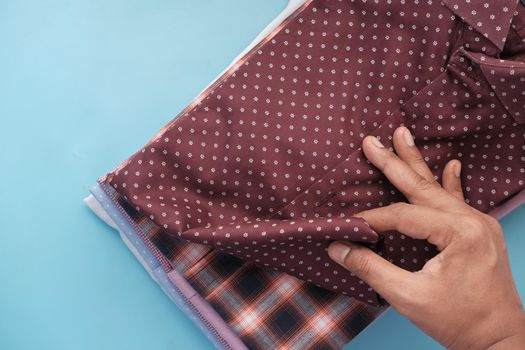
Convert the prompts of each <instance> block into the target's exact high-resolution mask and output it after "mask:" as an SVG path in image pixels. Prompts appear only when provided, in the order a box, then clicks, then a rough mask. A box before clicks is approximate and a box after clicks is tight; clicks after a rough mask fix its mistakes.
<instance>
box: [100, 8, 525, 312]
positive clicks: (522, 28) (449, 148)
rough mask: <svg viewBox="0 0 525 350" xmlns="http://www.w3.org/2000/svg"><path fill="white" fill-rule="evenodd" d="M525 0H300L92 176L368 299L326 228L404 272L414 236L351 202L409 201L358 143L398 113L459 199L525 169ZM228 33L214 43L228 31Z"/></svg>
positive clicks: (222, 244) (200, 232)
mask: <svg viewBox="0 0 525 350" xmlns="http://www.w3.org/2000/svg"><path fill="white" fill-rule="evenodd" d="M524 17H525V8H524V7H523V6H522V5H520V4H518V3H517V1H516V0H499V1H470V0H446V1H442V2H440V1H435V0H434V1H431V0H427V1H405V0H403V1H394V0H392V1H366V0H359V1H341V0H340V1H337V0H314V1H307V3H306V5H305V6H304V7H303V8H302V9H301V11H298V12H296V13H295V14H294V15H292V16H291V17H290V18H289V19H288V20H287V21H285V22H284V24H283V25H281V26H280V27H279V28H278V30H276V31H274V32H273V33H272V34H271V35H269V36H268V37H267V38H266V39H265V40H263V42H262V43H261V44H259V45H258V46H257V47H255V48H254V49H253V50H252V51H251V52H250V53H249V54H247V55H246V56H245V57H244V58H243V59H241V61H239V62H238V64H236V65H235V66H234V67H233V68H231V69H230V70H228V71H227V72H226V73H225V74H224V75H223V76H222V77H221V78H220V79H219V80H218V81H217V82H216V83H214V84H213V85H212V86H210V88H208V89H207V90H206V91H205V92H204V93H203V94H202V95H200V96H199V97H198V98H197V99H196V100H195V101H194V102H193V103H192V104H191V105H190V106H188V107H187V108H186V109H185V110H184V111H183V112H182V113H181V114H180V115H179V116H178V117H177V118H175V119H174V120H173V121H172V122H170V123H169V124H168V125H167V126H166V127H165V128H164V129H163V130H161V131H160V132H159V133H158V134H157V136H155V137H154V138H153V139H152V140H151V141H150V142H149V143H148V144H147V145H146V146H145V147H144V148H142V149H141V150H139V151H138V152H137V153H136V154H134V155H133V156H132V157H131V158H129V159H128V160H127V161H126V162H124V163H123V164H122V165H121V166H120V167H119V168H118V169H116V170H115V171H113V172H111V173H110V174H108V176H107V177H106V178H104V179H103V180H102V181H104V182H105V183H107V184H109V185H111V186H113V187H114V188H115V189H116V190H117V191H118V192H119V193H120V194H121V195H123V196H124V198H125V199H126V200H127V201H128V203H129V204H130V205H131V206H132V207H134V208H135V209H136V210H138V211H140V212H141V213H142V214H144V215H146V216H148V217H149V218H150V219H151V220H152V221H153V222H154V223H155V224H157V225H158V226H159V227H160V228H161V229H163V232H164V234H165V235H166V237H167V238H168V239H169V237H183V238H185V239H187V240H189V241H192V242H196V243H201V244H204V245H209V246H212V247H214V248H215V249H218V250H221V251H224V252H227V253H230V254H232V255H235V256H237V257H240V258H242V259H245V260H248V261H251V262H254V263H256V264H258V265H260V266H268V267H271V268H274V269H277V270H279V271H283V272H286V273H288V274H291V275H293V276H296V277H298V278H300V279H302V280H305V281H308V282H312V283H314V284H316V285H319V286H322V287H323V288H326V289H328V290H331V291H335V292H337V293H342V294H346V295H350V296H352V297H355V298H357V299H359V300H362V301H365V302H368V303H371V304H378V303H380V298H379V297H378V296H377V295H376V293H375V292H374V291H373V290H372V289H371V288H370V287H369V286H367V285H366V284H365V283H364V282H363V281H361V280H359V279H358V278H357V277H356V276H354V275H353V274H352V273H350V272H348V271H346V270H344V269H343V268H341V267H340V266H338V265H337V264H335V263H333V262H332V261H331V260H330V259H329V258H328V256H327V254H326V247H327V246H328V244H329V243H330V242H331V241H333V240H350V241H354V242H360V243H363V244H366V245H368V246H370V247H371V248H372V249H374V250H375V251H377V252H378V253H379V254H381V255H382V256H384V257H385V258H387V259H388V260H390V261H392V262H394V263H395V264H397V265H399V266H402V267H403V268H406V269H408V270H412V271H414V270H418V269H420V268H421V267H422V266H423V264H424V263H425V262H426V261H427V260H428V259H430V258H431V257H432V256H434V255H435V254H436V250H435V248H434V247H433V246H432V245H430V244H428V243H427V242H425V241H421V240H414V239H411V238H409V237H406V236H404V235H403V234H400V233H398V232H374V231H373V230H372V229H371V228H370V227H369V226H368V225H367V223H366V222H365V221H364V220H362V219H360V218H357V217H354V216H353V214H355V213H357V212H359V211H362V210H365V209H370V208H374V207H379V206H385V205H388V204H391V203H394V202H398V201H403V200H405V199H404V197H403V196H402V195H401V194H400V193H399V192H398V191H397V190H396V189H395V188H393V187H392V186H391V184H390V183H389V182H388V181H387V180H386V179H385V178H384V176H383V175H382V174H381V173H380V172H379V171H378V170H377V169H376V168H374V166H372V165H371V164H370V163H369V162H368V161H367V160H366V158H365V157H364V155H363V153H362V151H361V148H360V146H361V141H362V139H363V138H364V137H365V136H366V135H375V136H377V137H379V138H380V140H381V141H382V142H383V143H384V144H385V145H387V146H391V135H392V133H393V130H394V129H395V128H396V127H398V126H400V125H405V126H407V127H409V128H410V129H411V131H412V133H413V134H414V136H415V141H416V143H417V145H418V146H419V147H420V149H421V151H422V153H423V155H424V158H425V161H426V162H427V163H428V165H429V166H430V167H431V169H432V171H433V172H434V174H435V176H436V178H438V180H439V177H440V174H441V172H442V169H443V167H444V165H445V164H446V163H447V162H448V161H449V160H451V159H453V158H457V159H460V160H461V161H462V163H463V174H462V181H463V184H464V190H465V194H466V197H467V201H468V203H469V204H470V205H472V206H474V207H475V208H478V209H480V210H482V211H489V210H490V209H492V208H494V207H496V206H498V205H501V204H502V203H503V202H505V201H507V200H509V199H510V198H512V197H513V196H514V195H516V194H517V193H518V192H519V191H521V190H522V189H523V187H524V181H525V141H524V136H525V125H524V122H525V116H524V110H525V39H524V38H525V21H524ZM225 40H226V39H225Z"/></svg>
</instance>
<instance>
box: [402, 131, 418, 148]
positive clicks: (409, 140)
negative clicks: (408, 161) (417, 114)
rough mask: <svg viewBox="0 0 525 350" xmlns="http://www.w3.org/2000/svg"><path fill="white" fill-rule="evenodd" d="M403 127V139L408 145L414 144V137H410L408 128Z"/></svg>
mask: <svg viewBox="0 0 525 350" xmlns="http://www.w3.org/2000/svg"><path fill="white" fill-rule="evenodd" d="M404 129H405V130H403V138H404V139H405V143H406V144H407V145H408V146H410V147H412V146H414V145H415V143H414V138H413V137H412V134H411V133H410V130H408V129H407V128H404Z"/></svg>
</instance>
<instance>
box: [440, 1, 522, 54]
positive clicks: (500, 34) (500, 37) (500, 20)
mask: <svg viewBox="0 0 525 350" xmlns="http://www.w3.org/2000/svg"><path fill="white" fill-rule="evenodd" d="M442 1H443V3H444V4H445V5H446V6H447V7H448V8H449V9H450V10H451V11H452V12H453V13H454V14H455V15H457V16H459V17H461V19H462V20H463V21H464V22H466V23H467V24H468V25H470V26H471V27H472V28H474V29H475V30H476V31H478V32H479V33H480V34H481V35H483V36H484V37H485V38H487V39H488V40H489V41H490V42H492V43H493V44H494V45H495V46H496V47H497V48H498V49H499V50H500V51H501V50H503V46H504V45H505V40H506V38H507V34H508V32H509V30H510V24H511V22H512V18H513V16H514V11H515V9H516V5H517V3H518V0H442Z"/></svg>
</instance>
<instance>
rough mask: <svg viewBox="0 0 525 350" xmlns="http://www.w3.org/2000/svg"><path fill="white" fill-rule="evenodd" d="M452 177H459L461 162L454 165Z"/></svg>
mask: <svg viewBox="0 0 525 350" xmlns="http://www.w3.org/2000/svg"><path fill="white" fill-rule="evenodd" d="M454 175H456V176H457V177H459V176H460V175H461V162H459V161H458V162H456V164H455V165H454Z"/></svg>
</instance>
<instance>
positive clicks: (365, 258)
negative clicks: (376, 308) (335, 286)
mask: <svg viewBox="0 0 525 350" xmlns="http://www.w3.org/2000/svg"><path fill="white" fill-rule="evenodd" d="M328 255H329V256H330V258H331V259H332V260H334V261H335V262H336V263H338V264H340V265H342V266H343V267H345V268H346V269H348V270H350V271H351V272H352V273H354V274H355V275H356V276H357V277H359V278H360V279H362V280H363V281H365V282H366V283H368V285H370V287H372V288H373V289H375V290H376V291H377V292H378V293H379V294H381V296H382V297H383V298H385V299H386V300H387V301H388V302H390V303H395V302H396V301H397V300H399V299H401V298H403V295H404V294H405V293H406V289H407V287H408V285H409V284H410V283H411V278H412V273H411V272H409V271H406V270H403V269H402V268H400V267H397V266H395V265H394V264H392V263H390V262H388V261H387V260H385V259H383V258H382V257H380V256H379V255H377V254H376V253H374V252H373V251H371V250H370V249H368V248H366V247H364V246H361V245H359V244H352V243H348V242H333V243H332V244H330V246H329V247H328Z"/></svg>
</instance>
